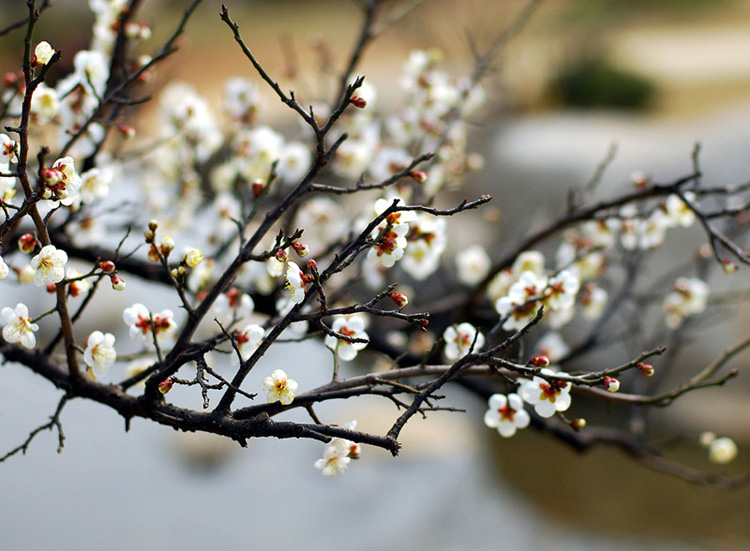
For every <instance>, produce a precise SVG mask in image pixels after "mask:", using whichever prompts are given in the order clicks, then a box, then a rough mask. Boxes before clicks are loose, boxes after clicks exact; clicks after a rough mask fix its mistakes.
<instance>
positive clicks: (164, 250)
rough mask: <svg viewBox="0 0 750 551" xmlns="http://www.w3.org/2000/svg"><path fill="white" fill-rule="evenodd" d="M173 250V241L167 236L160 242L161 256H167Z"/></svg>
mask: <svg viewBox="0 0 750 551" xmlns="http://www.w3.org/2000/svg"><path fill="white" fill-rule="evenodd" d="M173 250H174V239H172V238H171V237H169V236H167V237H165V238H164V239H162V241H161V254H163V255H164V256H165V257H167V256H169V253H171V252H172V251H173Z"/></svg>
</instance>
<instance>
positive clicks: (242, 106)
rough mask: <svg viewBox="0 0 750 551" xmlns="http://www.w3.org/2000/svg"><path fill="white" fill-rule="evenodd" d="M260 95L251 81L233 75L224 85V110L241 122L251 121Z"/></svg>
mask: <svg viewBox="0 0 750 551" xmlns="http://www.w3.org/2000/svg"><path fill="white" fill-rule="evenodd" d="M260 102H261V96H260V93H259V92H258V89H257V88H256V86H255V84H253V81H252V80H250V79H248V78H241V77H234V78H230V79H229V80H227V82H226V84H225V85H224V110H225V111H226V112H227V115H229V117H230V118H231V119H232V120H233V121H236V122H239V123H241V124H248V123H252V122H253V121H254V120H255V117H256V114H257V112H258V107H259V105H260Z"/></svg>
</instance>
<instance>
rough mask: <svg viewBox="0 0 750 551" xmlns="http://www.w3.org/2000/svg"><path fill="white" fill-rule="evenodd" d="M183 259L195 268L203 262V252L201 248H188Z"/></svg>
mask: <svg viewBox="0 0 750 551" xmlns="http://www.w3.org/2000/svg"><path fill="white" fill-rule="evenodd" d="M183 261H184V262H185V264H187V265H188V266H190V267H191V268H195V267H196V266H197V265H198V264H200V263H201V262H203V252H202V251H201V250H200V249H188V251H187V252H186V253H185V256H184V257H183Z"/></svg>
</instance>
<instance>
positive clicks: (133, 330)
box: [122, 303, 177, 343]
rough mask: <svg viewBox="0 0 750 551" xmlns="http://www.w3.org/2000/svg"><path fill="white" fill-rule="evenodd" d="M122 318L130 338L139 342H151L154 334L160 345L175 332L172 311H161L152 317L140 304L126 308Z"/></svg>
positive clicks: (175, 326) (175, 327)
mask: <svg viewBox="0 0 750 551" xmlns="http://www.w3.org/2000/svg"><path fill="white" fill-rule="evenodd" d="M122 318H123V320H124V321H125V323H126V324H127V325H129V326H130V338H131V339H135V340H138V341H141V342H151V341H152V340H153V333H156V340H157V341H158V342H160V343H162V342H165V341H167V340H168V339H169V338H171V337H172V336H173V335H174V333H175V331H176V330H177V323H176V322H175V321H174V314H173V313H172V310H162V311H161V312H159V313H158V314H153V315H152V314H151V312H149V310H148V308H146V307H145V306H144V305H143V304H141V303H136V304H133V306H131V307H130V308H126V309H125V311H124V312H123V314H122ZM151 318H153V325H152V319H151Z"/></svg>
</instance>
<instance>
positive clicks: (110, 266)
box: [99, 260, 116, 274]
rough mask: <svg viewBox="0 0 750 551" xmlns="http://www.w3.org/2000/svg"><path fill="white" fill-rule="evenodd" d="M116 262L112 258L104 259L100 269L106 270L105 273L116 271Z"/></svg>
mask: <svg viewBox="0 0 750 551" xmlns="http://www.w3.org/2000/svg"><path fill="white" fill-rule="evenodd" d="M115 268H116V266H115V263H114V262H112V261H111V260H104V261H102V262H100V263H99V269H100V270H101V271H102V272H104V273H105V274H111V273H114V271H115Z"/></svg>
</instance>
